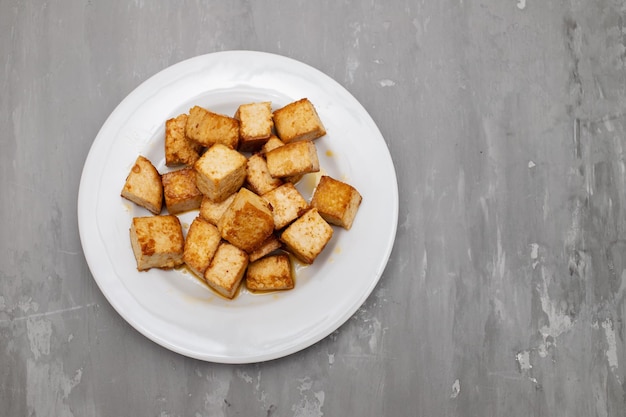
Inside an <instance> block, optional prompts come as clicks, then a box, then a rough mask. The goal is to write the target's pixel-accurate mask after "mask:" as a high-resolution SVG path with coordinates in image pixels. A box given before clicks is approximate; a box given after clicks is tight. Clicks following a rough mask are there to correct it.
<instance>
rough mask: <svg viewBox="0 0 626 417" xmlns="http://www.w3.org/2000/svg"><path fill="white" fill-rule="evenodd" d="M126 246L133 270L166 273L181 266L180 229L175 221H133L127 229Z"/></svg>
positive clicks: (169, 217)
mask: <svg viewBox="0 0 626 417" xmlns="http://www.w3.org/2000/svg"><path fill="white" fill-rule="evenodd" d="M130 242H131V245H132V248H133V253H134V254H135V260H136V261H137V269H138V270H139V271H146V270H148V269H150V268H162V269H169V268H174V267H176V266H179V265H181V264H182V263H183V246H184V238H183V229H182V227H181V225H180V221H179V220H178V217H176V216H173V215H171V214H168V215H163V216H148V217H134V218H133V221H132V224H131V227H130Z"/></svg>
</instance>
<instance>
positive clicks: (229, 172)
mask: <svg viewBox="0 0 626 417" xmlns="http://www.w3.org/2000/svg"><path fill="white" fill-rule="evenodd" d="M247 162H248V160H247V159H246V157H245V156H243V155H242V154H240V153H239V152H237V151H235V150H233V149H231V148H229V147H227V146H225V145H222V144H216V145H213V146H211V147H210V148H209V149H208V150H207V151H206V152H205V153H204V154H203V155H202V156H201V157H200V159H198V160H197V161H196V163H195V164H194V169H195V170H196V174H197V175H196V185H197V187H198V189H199V190H200V191H201V192H202V194H204V195H205V196H207V197H208V198H209V199H210V200H211V201H215V202H218V203H219V202H220V201H224V200H225V199H226V197H228V196H230V195H231V194H232V193H234V192H235V191H237V190H239V188H241V186H242V185H243V182H244V181H245V179H246V164H247Z"/></svg>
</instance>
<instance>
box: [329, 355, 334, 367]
mask: <svg viewBox="0 0 626 417" xmlns="http://www.w3.org/2000/svg"><path fill="white" fill-rule="evenodd" d="M334 363H335V354H334V353H329V354H328V364H329V365H331V366H332V365H333V364H334Z"/></svg>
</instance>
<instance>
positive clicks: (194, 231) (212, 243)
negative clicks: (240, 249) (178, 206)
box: [183, 216, 222, 278]
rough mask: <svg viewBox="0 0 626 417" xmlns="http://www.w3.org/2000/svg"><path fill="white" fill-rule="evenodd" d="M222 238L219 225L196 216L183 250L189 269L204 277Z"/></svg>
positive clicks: (184, 259)
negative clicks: (218, 228) (216, 225)
mask: <svg viewBox="0 0 626 417" xmlns="http://www.w3.org/2000/svg"><path fill="white" fill-rule="evenodd" d="M221 240H222V238H221V236H220V232H219V231H218V230H217V227H215V226H214V225H212V224H211V223H209V222H207V221H206V220H204V219H203V218H202V217H200V216H198V217H196V218H195V219H194V220H193V222H191V226H189V230H188V231H187V238H186V239H185V247H184V252H183V261H184V262H185V264H186V265H187V267H188V268H189V270H190V271H191V272H193V273H194V274H196V275H197V276H198V277H200V278H204V271H206V269H207V268H208V266H209V264H210V263H211V259H213V256H214V255H215V251H217V247H218V246H219V244H220V242H221Z"/></svg>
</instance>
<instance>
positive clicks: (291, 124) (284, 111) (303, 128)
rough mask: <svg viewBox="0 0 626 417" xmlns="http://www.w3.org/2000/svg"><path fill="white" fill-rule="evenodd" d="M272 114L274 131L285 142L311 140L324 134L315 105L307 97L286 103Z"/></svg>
mask: <svg viewBox="0 0 626 417" xmlns="http://www.w3.org/2000/svg"><path fill="white" fill-rule="evenodd" d="M273 116H274V126H275V128H276V133H277V135H278V137H279V138H280V139H281V140H282V141H283V142H285V143H290V142H295V141H297V140H313V139H317V138H319V137H320V136H323V135H325V134H326V129H325V128H324V125H323V124H322V121H321V120H320V118H319V116H318V114H317V111H316V110H315V106H313V103H311V102H310V101H309V100H308V99H307V98H303V99H301V100H298V101H294V102H293V103H289V104H287V105H286V106H285V107H282V108H280V109H278V110H276V111H275V112H274V115H273Z"/></svg>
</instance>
